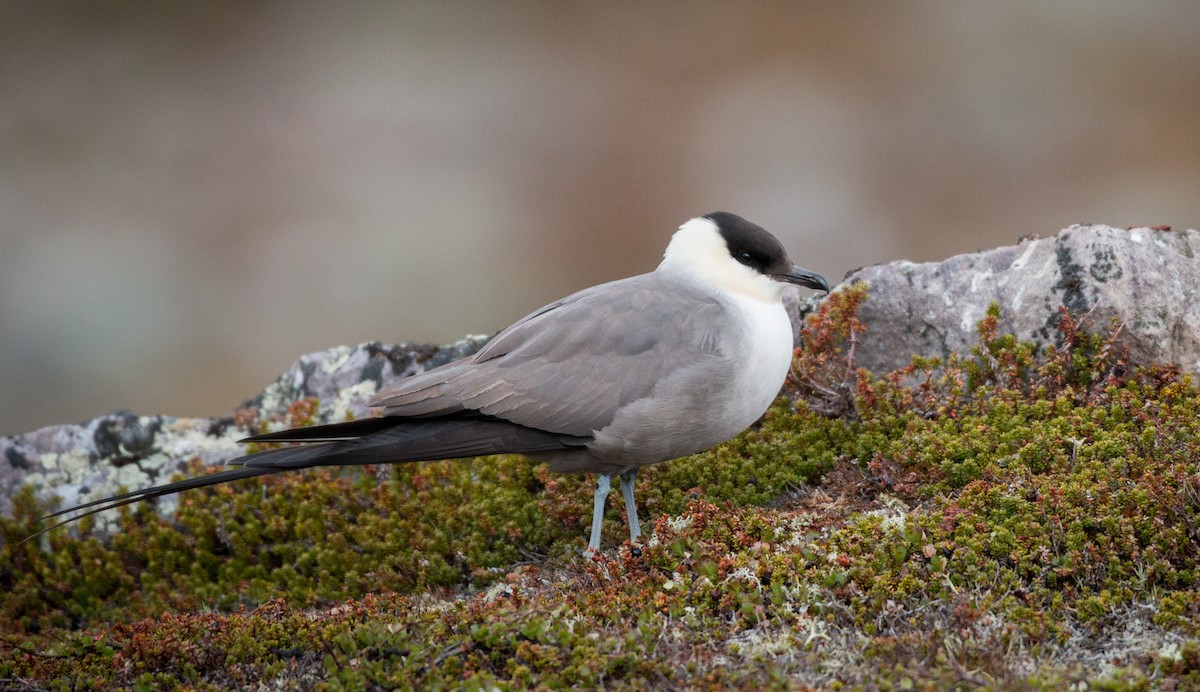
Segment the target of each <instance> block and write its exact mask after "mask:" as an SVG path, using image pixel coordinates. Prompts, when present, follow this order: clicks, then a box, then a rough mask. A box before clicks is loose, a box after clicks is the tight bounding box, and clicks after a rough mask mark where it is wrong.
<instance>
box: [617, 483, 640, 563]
mask: <svg viewBox="0 0 1200 692" xmlns="http://www.w3.org/2000/svg"><path fill="white" fill-rule="evenodd" d="M636 478H637V470H636V469H634V470H631V471H626V472H625V473H622V474H621V495H623V496H624V497H625V514H626V515H627V516H628V517H629V542H630V543H632V544H634V545H637V542H638V539H639V538H641V537H642V527H641V526H640V525H638V516H637V503H636V502H634V500H633V481H634V480H635V479H636Z"/></svg>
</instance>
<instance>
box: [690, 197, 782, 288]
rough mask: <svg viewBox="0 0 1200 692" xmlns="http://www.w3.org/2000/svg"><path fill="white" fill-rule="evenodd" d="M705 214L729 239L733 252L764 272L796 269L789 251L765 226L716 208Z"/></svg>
mask: <svg viewBox="0 0 1200 692" xmlns="http://www.w3.org/2000/svg"><path fill="white" fill-rule="evenodd" d="M704 218H706V219H708V220H709V221H712V222H713V223H715V224H717V230H719V231H720V232H721V237H722V238H724V239H725V246H726V247H728V248H729V255H730V257H733V258H734V259H735V260H737V261H739V262H741V263H742V264H744V265H746V266H747V267H750V268H751V269H754V270H756V271H758V272H759V273H762V274H781V273H785V272H789V271H791V270H792V263H791V261H790V260H789V259H788V256H787V251H786V250H784V249H783V245H782V244H781V243H780V242H779V241H778V240H776V238H775V236H773V235H771V234H770V233H768V232H767V231H766V229H764V228H763V227H762V226H759V225H758V224H756V223H750V222H749V221H747V220H745V219H743V218H742V217H740V216H738V215H737V214H730V213H729V212H727V211H715V212H713V213H711V214H705V215H704Z"/></svg>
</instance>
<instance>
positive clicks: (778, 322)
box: [726, 295, 794, 434]
mask: <svg viewBox="0 0 1200 692" xmlns="http://www.w3.org/2000/svg"><path fill="white" fill-rule="evenodd" d="M726 300H727V301H728V304H729V306H730V308H731V313H732V314H734V315H736V316H737V317H738V318H739V321H741V323H742V329H741V333H742V335H743V340H742V344H741V353H740V354H739V357H738V358H737V360H736V362H735V364H734V368H735V369H736V370H738V372H737V374H736V376H735V377H734V378H733V380H732V383H733V385H732V391H730V392H728V402H727V404H726V405H727V406H728V408H727V409H726V412H727V413H728V414H729V418H730V427H734V426H735V425H736V426H737V431H738V432H740V431H741V430H743V429H745V428H746V427H747V426H749V425H750V424H751V423H753V422H754V421H755V420H757V419H758V418H759V416H761V415H762V414H763V413H765V412H766V410H767V408H768V407H769V406H770V405H771V402H772V401H774V400H775V397H776V395H778V394H779V389H780V388H781V387H782V386H783V381H784V379H785V378H786V377H787V373H788V369H789V368H790V367H791V364H792V349H793V348H794V346H793V341H792V323H791V320H789V319H788V315H787V310H785V309H784V307H783V303H782V302H778V301H772V302H765V301H761V300H757V299H754V298H748V297H743V296H739V295H731V296H729V297H728V298H727V299H726ZM731 355H732V354H731ZM735 434H736V433H735Z"/></svg>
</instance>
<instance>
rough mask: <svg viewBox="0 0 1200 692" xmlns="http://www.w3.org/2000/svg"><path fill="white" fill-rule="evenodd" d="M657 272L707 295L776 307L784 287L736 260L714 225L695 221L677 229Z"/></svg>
mask: <svg viewBox="0 0 1200 692" xmlns="http://www.w3.org/2000/svg"><path fill="white" fill-rule="evenodd" d="M656 271H660V272H666V273H669V274H671V275H673V276H676V277H679V278H682V279H684V280H686V281H688V282H690V283H691V284H693V285H694V286H696V287H697V288H699V289H701V290H704V291H707V292H710V293H718V292H729V293H733V294H735V295H738V296H743V297H746V298H751V299H754V300H758V301H762V302H764V303H779V302H781V300H782V298H783V289H784V284H782V283H780V282H779V281H775V280H774V279H772V278H771V277H769V276H765V275H763V274H761V273H759V272H757V271H755V270H754V269H751V268H750V267H747V266H746V265H744V264H742V263H741V262H738V261H737V260H735V259H734V258H733V257H732V256H730V254H729V247H728V246H727V245H726V244H725V239H724V238H723V237H721V231H720V229H718V228H717V224H715V223H713V222H712V221H711V220H709V219H706V218H704V217H702V216H701V217H697V218H695V219H692V220H690V221H688V222H687V223H685V224H683V225H682V226H680V227H679V230H678V231H676V232H675V235H673V236H671V242H670V243H669V244H668V245H667V251H666V252H665V253H663V261H662V263H661V264H659V265H658V269H657V270H656Z"/></svg>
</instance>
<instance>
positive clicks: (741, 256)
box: [737, 252, 754, 266]
mask: <svg viewBox="0 0 1200 692" xmlns="http://www.w3.org/2000/svg"><path fill="white" fill-rule="evenodd" d="M737 261H739V262H741V263H742V264H744V265H746V266H750V263H751V262H753V261H754V257H753V256H751V255H750V253H749V252H739V253H738V256H737Z"/></svg>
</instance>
